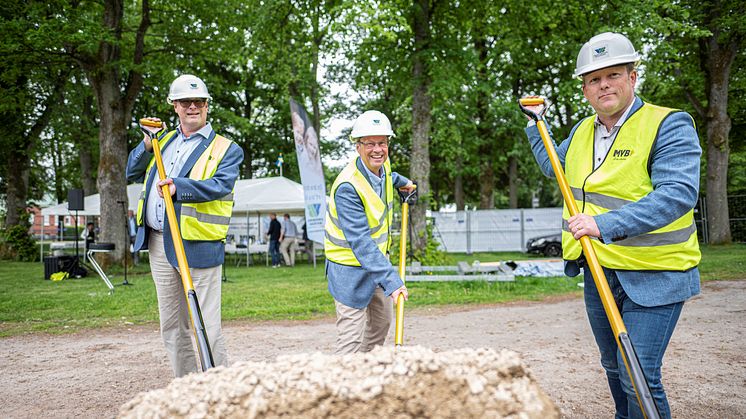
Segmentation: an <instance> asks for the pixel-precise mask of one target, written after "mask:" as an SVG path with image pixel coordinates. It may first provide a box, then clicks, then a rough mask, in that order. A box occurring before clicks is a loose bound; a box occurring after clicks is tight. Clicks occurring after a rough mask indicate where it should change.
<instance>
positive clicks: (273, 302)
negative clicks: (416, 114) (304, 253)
mask: <svg viewBox="0 0 746 419" xmlns="http://www.w3.org/2000/svg"><path fill="white" fill-rule="evenodd" d="M702 255H703V258H702V264H701V271H702V278H703V280H724V279H746V245H731V246H704V247H703V248H702ZM450 257H451V258H452V260H454V261H460V260H463V261H468V262H471V261H473V260H480V261H481V262H490V261H499V260H508V259H516V260H517V259H525V258H526V256H525V255H523V254H520V253H478V254H473V255H464V254H455V255H450ZM0 263H1V265H0V266H1V267H0V336H12V335H18V334H23V333H33V332H45V333H66V332H72V331H79V330H83V329H91V328H100V327H112V326H126V325H130V324H146V323H153V324H155V323H156V322H157V321H158V307H157V303H156V296H155V288H154V286H153V281H152V279H151V277H150V273H149V272H148V271H147V269H148V267H147V264H141V265H140V266H139V267H138V268H137V269H136V271H135V272H134V273H133V272H130V273H129V281H130V282H131V283H133V284H135V285H134V286H131V287H121V286H118V287H116V291H115V293H114V294H113V295H109V294H108V288H107V287H106V286H105V285H104V283H103V281H101V279H100V278H98V276H97V275H96V274H95V273H94V272H91V273H90V274H89V276H88V277H87V278H82V279H67V280H64V281H61V282H53V281H45V280H43V279H42V277H43V265H42V264H41V263H38V262H36V263H22V262H0ZM454 263H455V262H454ZM226 274H227V277H228V282H224V283H223V319H224V320H304V319H313V318H319V317H328V316H333V314H334V302H333V300H332V298H331V296H330V295H329V293H328V291H327V289H326V279H325V278H324V267H323V263H321V264H319V266H318V267H317V268H315V269H314V268H312V267H310V266H308V265H306V264H305V262H303V263H300V264H299V265H298V266H296V267H295V268H280V269H271V268H266V267H264V266H252V267H250V268H246V267H239V268H236V267H233V266H229V267H228V268H227V272H226ZM111 281H112V283H115V284H118V283H121V282H122V275H121V271H116V270H114V271H113V276H112V277H111ZM578 282H579V280H578V278H565V277H560V278H518V279H517V280H516V281H515V282H509V283H487V282H481V281H472V282H444V283H414V282H412V283H410V284H409V285H408V286H409V289H410V294H411V299H410V300H409V304H408V306H409V307H428V306H446V305H463V304H489V303H500V302H507V301H521V300H540V299H542V298H545V297H548V296H554V295H567V294H570V295H579V294H580V291H579V289H578V287H577V283H578Z"/></svg>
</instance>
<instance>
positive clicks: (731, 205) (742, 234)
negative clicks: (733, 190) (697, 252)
mask: <svg viewBox="0 0 746 419" xmlns="http://www.w3.org/2000/svg"><path fill="white" fill-rule="evenodd" d="M728 218H729V221H730V234H731V238H732V239H733V242H734V243H746V195H729V196H728ZM694 221H695V222H696V223H697V235H698V236H699V242H700V243H709V230H708V226H707V200H706V199H705V197H704V196H700V197H699V202H697V206H696V207H695V208H694Z"/></svg>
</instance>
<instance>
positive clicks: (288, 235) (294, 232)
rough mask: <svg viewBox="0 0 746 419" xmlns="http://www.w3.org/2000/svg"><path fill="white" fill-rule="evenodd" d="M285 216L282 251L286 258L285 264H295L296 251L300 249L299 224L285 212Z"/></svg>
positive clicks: (281, 241) (281, 240)
mask: <svg viewBox="0 0 746 419" xmlns="http://www.w3.org/2000/svg"><path fill="white" fill-rule="evenodd" d="M283 218H284V220H283V221H282V232H281V233H280V253H282V258H283V259H284V260H285V266H295V252H297V251H298V226H296V225H295V223H294V222H293V220H291V219H290V215H289V214H285V215H284V216H283Z"/></svg>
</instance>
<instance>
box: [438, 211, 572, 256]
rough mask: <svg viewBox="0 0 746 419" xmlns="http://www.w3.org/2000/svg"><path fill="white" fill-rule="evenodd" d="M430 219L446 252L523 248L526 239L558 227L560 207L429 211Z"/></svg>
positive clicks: (553, 230) (554, 232) (542, 234)
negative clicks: (430, 212)
mask: <svg viewBox="0 0 746 419" xmlns="http://www.w3.org/2000/svg"><path fill="white" fill-rule="evenodd" d="M431 223H432V224H431V225H432V228H433V236H434V238H435V240H438V241H439V242H440V247H441V249H442V250H444V251H446V252H450V253H453V252H459V253H473V252H509V251H523V250H525V247H526V241H527V240H528V239H530V238H533V237H537V236H544V235H547V234H558V233H560V232H561V231H562V208H525V209H500V210H478V211H456V212H433V213H432V214H431Z"/></svg>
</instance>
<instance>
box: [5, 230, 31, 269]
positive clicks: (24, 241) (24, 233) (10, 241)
mask: <svg viewBox="0 0 746 419" xmlns="http://www.w3.org/2000/svg"><path fill="white" fill-rule="evenodd" d="M38 252H39V250H38V249H37V247H36V241H34V239H33V238H32V237H31V235H30V234H29V233H28V226H27V225H24V224H20V225H15V226H12V227H9V228H6V229H5V230H3V231H2V242H0V258H2V259H11V260H17V261H23V262H33V261H35V260H37V258H38V256H39V253H38Z"/></svg>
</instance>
